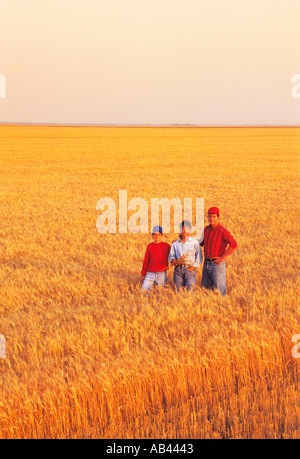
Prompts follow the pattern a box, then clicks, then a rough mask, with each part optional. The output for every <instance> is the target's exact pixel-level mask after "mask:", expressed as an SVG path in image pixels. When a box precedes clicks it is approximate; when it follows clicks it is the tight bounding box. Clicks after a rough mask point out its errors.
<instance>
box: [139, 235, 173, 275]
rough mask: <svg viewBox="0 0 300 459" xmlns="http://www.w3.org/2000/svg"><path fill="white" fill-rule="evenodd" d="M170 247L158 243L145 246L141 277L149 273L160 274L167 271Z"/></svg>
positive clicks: (164, 243)
mask: <svg viewBox="0 0 300 459" xmlns="http://www.w3.org/2000/svg"><path fill="white" fill-rule="evenodd" d="M170 249H171V246H170V244H168V243H167V242H159V243H158V244H155V243H154V242H151V243H150V244H148V245H147V249H146V253H145V257H144V263H143V268H142V276H145V275H146V273H147V272H148V271H149V272H161V271H166V270H167V269H168V256H169V252H170Z"/></svg>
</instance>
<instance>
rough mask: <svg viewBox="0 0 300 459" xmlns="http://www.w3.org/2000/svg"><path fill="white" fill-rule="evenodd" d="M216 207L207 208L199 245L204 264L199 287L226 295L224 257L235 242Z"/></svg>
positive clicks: (235, 246)
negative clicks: (223, 224)
mask: <svg viewBox="0 0 300 459" xmlns="http://www.w3.org/2000/svg"><path fill="white" fill-rule="evenodd" d="M219 220H220V210H219V208H218V207H211V208H210V209H208V222H209V225H207V226H206V227H205V228H204V231H203V236H202V239H201V240H200V245H201V246H204V257H205V259H204V264H203V272H202V281H201V287H203V288H207V289H211V290H214V289H215V288H216V289H217V290H219V291H220V292H221V293H222V295H223V296H225V295H226V265H225V258H227V257H228V255H230V254H231V253H232V252H233V251H234V250H235V249H236V248H237V242H236V240H235V239H234V238H233V237H232V235H231V234H230V232H229V231H228V230H227V229H226V228H224V226H222V225H221V224H220V222H219Z"/></svg>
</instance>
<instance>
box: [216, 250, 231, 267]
mask: <svg viewBox="0 0 300 459" xmlns="http://www.w3.org/2000/svg"><path fill="white" fill-rule="evenodd" d="M235 249H236V247H235V248H233V247H230V246H229V247H228V249H227V250H226V252H225V253H223V255H222V256H221V257H217V258H216V259H215V260H214V263H216V264H217V265H218V264H219V263H222V261H224V260H225V258H227V257H228V256H229V255H230V254H231V253H232V252H234V251H235Z"/></svg>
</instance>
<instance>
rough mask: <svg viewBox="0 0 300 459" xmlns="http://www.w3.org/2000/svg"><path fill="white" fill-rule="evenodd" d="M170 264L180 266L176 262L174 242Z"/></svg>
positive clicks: (170, 254)
mask: <svg viewBox="0 0 300 459" xmlns="http://www.w3.org/2000/svg"><path fill="white" fill-rule="evenodd" d="M169 262H170V263H171V265H173V266H176V265H178V261H177V260H176V253H175V245H174V242H172V245H171V249H170V253H169Z"/></svg>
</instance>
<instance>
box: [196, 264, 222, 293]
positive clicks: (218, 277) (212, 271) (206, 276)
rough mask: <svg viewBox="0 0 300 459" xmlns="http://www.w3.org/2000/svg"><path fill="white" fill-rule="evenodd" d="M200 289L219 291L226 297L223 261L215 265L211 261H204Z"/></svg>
mask: <svg viewBox="0 0 300 459" xmlns="http://www.w3.org/2000/svg"><path fill="white" fill-rule="evenodd" d="M201 287H204V288H207V289H210V290H214V289H217V290H219V291H220V292H221V293H222V295H223V296H225V295H226V264H225V261H222V263H220V264H217V263H214V262H213V261H208V260H204V264H203V272H202V281H201Z"/></svg>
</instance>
